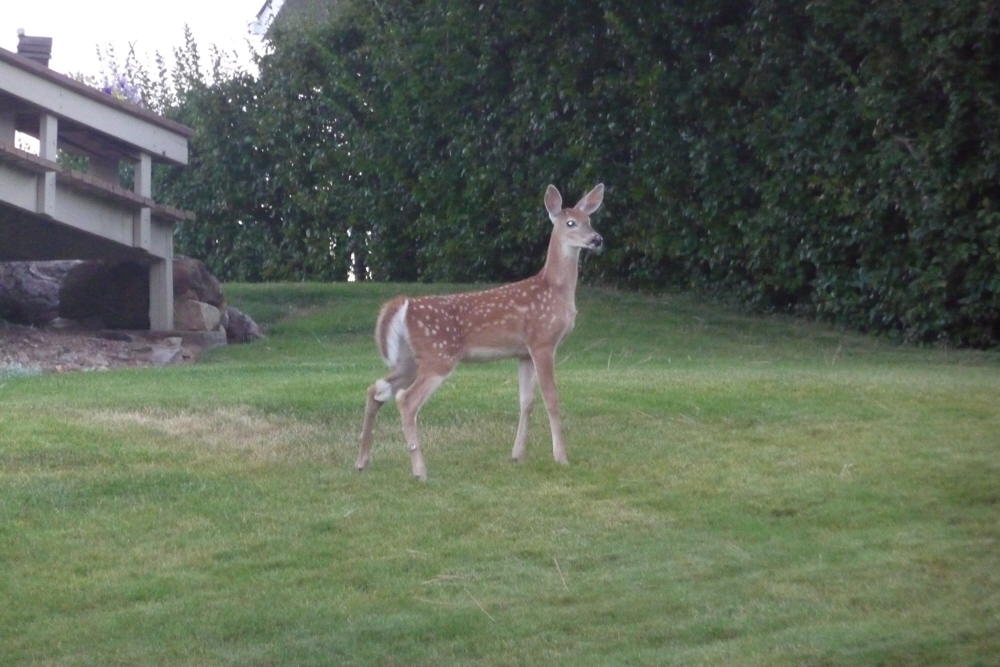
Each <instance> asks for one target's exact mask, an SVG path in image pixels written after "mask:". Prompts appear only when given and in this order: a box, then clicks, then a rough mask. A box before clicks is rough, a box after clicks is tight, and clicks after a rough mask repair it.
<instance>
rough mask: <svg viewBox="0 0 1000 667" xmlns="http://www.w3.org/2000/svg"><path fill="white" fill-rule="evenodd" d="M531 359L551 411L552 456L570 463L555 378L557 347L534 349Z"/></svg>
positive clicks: (546, 404)
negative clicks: (567, 456) (563, 434)
mask: <svg viewBox="0 0 1000 667" xmlns="http://www.w3.org/2000/svg"><path fill="white" fill-rule="evenodd" d="M531 360H532V361H533V362H534V365H535V373H536V374H537V375H538V386H539V387H540V388H541V390H542V399H543V400H544V401H545V409H546V411H547V412H548V413H549V428H550V429H551V430H552V458H554V459H555V460H556V462H557V463H569V459H567V458H566V444H565V443H564V442H563V436H562V419H561V418H560V416H559V392H558V391H557V390H556V380H555V365H556V364H555V349H554V348H550V347H547V348H541V349H539V350H532V352H531Z"/></svg>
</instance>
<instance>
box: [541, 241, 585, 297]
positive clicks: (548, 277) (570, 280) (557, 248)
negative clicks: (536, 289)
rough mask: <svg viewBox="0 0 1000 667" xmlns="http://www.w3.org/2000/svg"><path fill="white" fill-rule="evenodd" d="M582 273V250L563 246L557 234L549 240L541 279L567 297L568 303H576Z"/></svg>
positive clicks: (550, 287)
mask: <svg viewBox="0 0 1000 667" xmlns="http://www.w3.org/2000/svg"><path fill="white" fill-rule="evenodd" d="M579 271H580V249H579V248H573V247H569V246H566V245H563V244H562V243H560V242H559V240H558V239H556V236H555V234H553V235H552V238H551V239H549V251H548V254H547V255H546V256H545V266H543V267H542V270H541V272H540V273H539V274H538V275H539V277H540V278H541V279H542V280H543V281H544V282H545V283H546V284H547V285H548V286H549V289H551V290H553V291H554V292H558V293H560V294H562V295H563V296H564V297H566V299H567V302H568V303H570V304H573V303H574V300H575V295H576V281H577V276H578V274H579Z"/></svg>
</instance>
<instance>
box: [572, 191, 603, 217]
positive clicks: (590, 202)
mask: <svg viewBox="0 0 1000 667" xmlns="http://www.w3.org/2000/svg"><path fill="white" fill-rule="evenodd" d="M603 201H604V183H598V184H597V185H595V186H594V189H593V190H591V191H590V192H588V193H587V194H585V195H584V196H583V199H581V200H580V201H578V202H577V203H576V208H577V209H579V210H581V211H583V212H584V213H586V214H587V215H590V214H591V213H593V212H594V211H596V210H597V209H599V208H601V202H603Z"/></svg>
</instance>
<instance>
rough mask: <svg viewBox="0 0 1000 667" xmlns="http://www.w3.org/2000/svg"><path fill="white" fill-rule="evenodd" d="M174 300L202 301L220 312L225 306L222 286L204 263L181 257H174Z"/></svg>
mask: <svg viewBox="0 0 1000 667" xmlns="http://www.w3.org/2000/svg"><path fill="white" fill-rule="evenodd" d="M174 299H191V300H193V301H202V302H204V303H207V304H211V305H213V306H215V307H216V308H218V309H220V310H222V309H223V308H224V307H225V304H226V300H225V298H224V297H223V296H222V285H221V284H220V283H219V281H218V280H217V279H216V278H215V276H213V275H212V274H211V272H210V271H209V270H208V267H207V266H205V263H204V262H202V261H201V260H199V259H192V258H190V257H184V256H183V255H177V256H176V257H174Z"/></svg>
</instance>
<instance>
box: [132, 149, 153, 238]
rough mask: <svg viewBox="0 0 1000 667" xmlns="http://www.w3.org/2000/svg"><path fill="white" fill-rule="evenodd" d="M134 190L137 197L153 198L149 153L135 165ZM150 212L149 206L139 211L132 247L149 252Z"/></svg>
mask: <svg viewBox="0 0 1000 667" xmlns="http://www.w3.org/2000/svg"><path fill="white" fill-rule="evenodd" d="M132 189H133V190H134V191H135V193H136V194H137V195H140V196H142V197H146V198H147V199H152V198H153V158H152V157H151V156H150V155H149V153H139V160H138V161H137V162H136V163H135V182H134V184H133V186H132ZM150 224H152V223H151V219H150V210H149V207H148V206H143V207H142V208H140V209H139V213H138V215H136V216H135V219H134V221H133V222H132V245H133V246H135V247H136V248H142V249H143V250H149V244H150V236H151V234H152V231H151V230H150Z"/></svg>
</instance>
